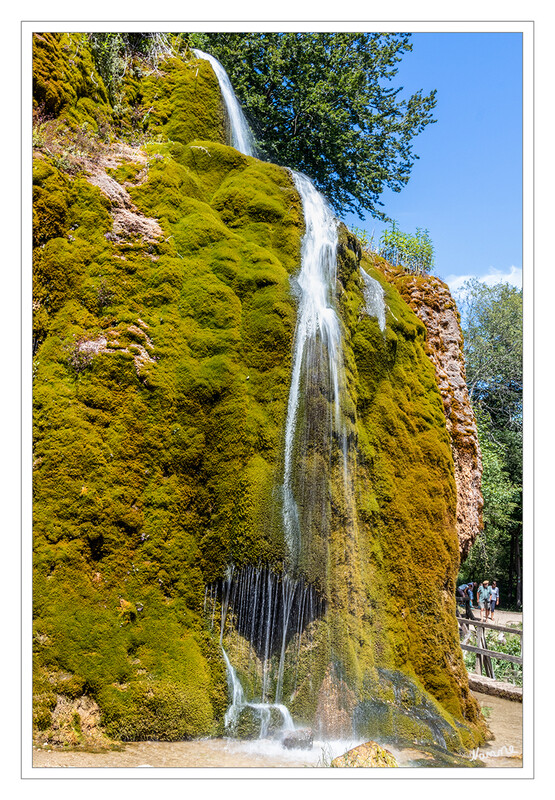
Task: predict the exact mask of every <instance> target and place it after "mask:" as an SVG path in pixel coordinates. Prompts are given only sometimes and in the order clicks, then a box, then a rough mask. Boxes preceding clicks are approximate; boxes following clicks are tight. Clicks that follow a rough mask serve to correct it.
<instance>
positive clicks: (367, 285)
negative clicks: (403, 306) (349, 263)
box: [360, 267, 385, 333]
mask: <svg viewBox="0 0 555 800" xmlns="http://www.w3.org/2000/svg"><path fill="white" fill-rule="evenodd" d="M360 274H361V275H362V280H363V281H364V288H363V294H364V299H365V301H366V313H367V314H368V316H370V317H376V319H377V320H378V325H379V326H380V330H381V332H382V333H383V332H384V331H385V294H384V290H383V286H382V285H381V284H380V283H378V281H377V280H376V279H375V278H372V277H371V276H370V275H369V274H368V273H367V272H366V270H364V269H362V267H361V269H360Z"/></svg>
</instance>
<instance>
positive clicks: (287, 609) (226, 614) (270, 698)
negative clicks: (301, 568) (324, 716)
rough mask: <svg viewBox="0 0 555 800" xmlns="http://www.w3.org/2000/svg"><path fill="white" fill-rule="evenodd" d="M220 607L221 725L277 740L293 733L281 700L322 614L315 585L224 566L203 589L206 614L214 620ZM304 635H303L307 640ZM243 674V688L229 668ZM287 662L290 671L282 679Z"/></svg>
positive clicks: (231, 730) (233, 731) (243, 734)
mask: <svg viewBox="0 0 555 800" xmlns="http://www.w3.org/2000/svg"><path fill="white" fill-rule="evenodd" d="M218 604H219V607H220V646H221V649H222V654H223V658H224V662H225V665H226V673H227V679H228V685H229V692H230V696H231V703H230V705H229V707H228V709H227V711H226V714H225V718H224V723H225V729H226V731H227V732H228V733H229V734H231V735H232V736H239V737H245V738H253V736H256V735H257V736H258V738H261V739H265V738H268V737H271V738H278V737H280V736H283V735H284V734H286V733H287V732H289V731H293V730H295V724H294V722H293V719H292V717H291V714H290V712H289V710H288V708H287V706H286V705H285V704H284V702H283V694H284V685H285V684H287V690H288V693H289V694H294V691H295V689H296V683H295V682H296V677H297V665H298V659H299V650H300V647H301V638H302V637H303V634H304V633H305V631H306V629H307V627H308V626H309V625H310V623H311V622H313V621H314V620H315V619H317V618H319V617H321V616H322V615H323V614H324V613H325V603H324V601H323V600H322V599H321V598H320V597H319V595H318V593H317V591H316V590H315V589H314V587H312V586H310V585H308V584H306V583H305V582H304V581H303V580H302V579H299V578H297V579H295V578H293V577H291V576H290V575H288V574H287V573H281V574H278V573H276V572H274V571H273V570H271V569H270V568H268V567H261V566H259V567H253V566H247V567H243V568H242V569H236V568H235V567H233V566H230V567H228V569H227V572H226V576H225V578H223V579H221V580H219V581H216V582H215V583H213V584H211V585H210V586H207V587H206V592H205V613H206V614H207V615H210V616H211V617H212V625H214V622H215V616H216V611H217V606H218ZM308 635H309V634H307V636H308ZM226 639H229V640H230V645H229V646H231V647H233V648H234V650H233V661H234V663H235V664H236V665H238V664H239V663H240V665H241V672H242V673H245V674H246V675H248V680H247V682H248V690H245V688H244V686H243V684H242V683H241V680H240V678H239V676H238V674H237V669H236V667H235V666H233V664H232V659H231V658H230V655H229V653H228V649H227V647H228V645H227V643H226V641H225V640H226ZM286 663H287V665H288V666H290V667H291V669H290V671H289V675H288V679H287V680H285V672H286Z"/></svg>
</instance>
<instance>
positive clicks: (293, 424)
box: [283, 172, 343, 566]
mask: <svg viewBox="0 0 555 800" xmlns="http://www.w3.org/2000/svg"><path fill="white" fill-rule="evenodd" d="M293 179H294V181H295V186H296V187H297V191H298V192H299V195H300V197H301V200H302V204H303V212H304V218H305V234H304V237H303V241H302V253H301V271H300V274H299V277H298V284H299V288H300V302H299V308H298V312H297V328H296V332H295V344H294V349H293V369H292V378H291V386H290V390H289V400H288V406H287V420H286V424H285V460H284V476H283V519H284V526H285V535H286V540H287V544H288V546H289V552H290V555H291V560H292V562H293V566H297V563H298V559H299V555H300V550H301V547H302V545H303V533H302V525H301V524H300V520H299V510H298V504H297V501H296V499H295V492H294V486H293V471H294V465H295V457H294V445H295V437H296V434H297V431H298V428H299V425H298V423H299V401H300V398H301V395H302V393H303V392H304V391H305V390H306V387H307V386H308V385H309V383H310V382H313V383H314V379H315V378H316V377H317V375H319V374H320V375H322V377H323V382H328V383H329V385H328V386H327V387H317V388H318V389H320V388H322V390H327V394H328V395H330V400H331V419H330V428H329V429H328V430H327V431H326V432H325V434H324V435H328V437H329V438H328V442H327V448H328V449H329V448H331V441H332V437H333V433H334V431H335V432H336V433H337V432H339V429H340V427H341V420H340V385H341V384H342V383H343V375H342V362H343V355H342V347H341V337H342V333H341V324H340V321H339V317H338V315H337V312H336V310H335V304H334V291H335V280H336V266H337V256H336V254H337V244H338V238H337V221H336V219H335V217H334V215H333V212H332V210H331V209H330V207H329V206H328V204H327V203H326V201H325V200H324V198H323V197H322V195H321V194H320V193H319V192H318V191H317V190H316V188H315V187H314V184H313V183H312V181H311V180H310V179H309V178H307V177H306V175H300V174H299V173H296V172H293Z"/></svg>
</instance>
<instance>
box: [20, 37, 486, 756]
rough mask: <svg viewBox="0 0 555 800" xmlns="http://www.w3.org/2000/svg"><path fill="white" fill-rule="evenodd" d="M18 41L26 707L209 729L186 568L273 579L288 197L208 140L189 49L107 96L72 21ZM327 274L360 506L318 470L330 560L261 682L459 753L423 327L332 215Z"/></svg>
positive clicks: (214, 632) (212, 694) (448, 572)
mask: <svg viewBox="0 0 555 800" xmlns="http://www.w3.org/2000/svg"><path fill="white" fill-rule="evenodd" d="M34 56H35V100H36V108H35V111H36V116H35V123H36V124H35V145H36V147H35V161H34V169H33V186H34V201H35V207H34V219H33V240H34V259H33V270H34V297H33V307H34V323H33V324H34V365H33V375H34V398H33V399H34V425H35V428H34V454H33V459H34V460H33V466H34V481H33V490H34V530H35V533H34V536H35V539H34V541H35V547H34V570H35V583H34V598H33V599H34V603H35V623H34V624H35V629H34V642H35V697H36V705H35V724H36V729H37V731H40V737H41V738H40V741H43V742H44V741H58V739H56V737H58V738H59V737H60V735H61V734H60V733H59V731H60V730H62V729H64V730H65V729H66V728H67V730H69V729H70V728H71V725H69V723H68V725H69V727H68V725H66V724H65V723H64V725H58V727H57V728H55V726H56V724H57V723H56V719H57V717H56V713H58V712H56V708H58V709H66V706H67V708H68V709H69V708H73V706H72V705H71V704H72V703H73V704H76V703H78V702H81V701H80V700H79V698H83V697H88V698H90V699H91V700H92V701H94V703H95V709H96V708H98V714H99V721H100V722H99V724H100V725H101V726H102V727H103V729H104V731H105V732H106V734H107V735H108V736H110V737H112V738H114V739H121V740H132V739H148V738H155V739H179V738H188V737H193V736H200V735H206V734H211V733H212V734H215V733H221V732H222V730H223V716H224V712H225V709H226V707H227V704H228V698H227V685H226V675H225V666H224V661H223V659H222V656H221V649H220V644H219V636H220V630H219V611H220V609H219V601H218V600H217V599H216V596H215V595H214V596H210V602H207V597H208V596H207V594H206V592H207V588H206V587H214V586H216V584H217V582H218V581H220V582H221V581H222V580H223V578H224V576H225V574H226V570H227V568H228V566H229V565H231V564H233V565H234V568H235V570H236V571H237V574H242V575H246V574H249V573H248V570H249V569H250V570H251V573H250V574H253V573H252V571H253V570H254V571H256V570H258V572H259V574H264V575H265V576H273V577H272V578H271V580H274V581H275V584H274V585H275V586H276V587H278V586H279V587H280V591H281V590H282V588H283V587H284V586H285V585H286V580H285V579H283V580H282V579H281V578H279V576H280V575H281V574H282V572H283V565H284V563H285V560H286V545H285V543H284V535H283V525H282V511H281V505H280V503H281V501H280V493H279V487H280V485H281V481H282V460H283V434H284V423H285V418H286V411H287V398H288V392H289V383H290V372H291V352H292V344H293V337H294V330H295V320H296V300H295V297H294V293H293V292H292V289H291V281H290V278H291V276H292V275H294V274H295V273H296V272H297V270H298V268H299V263H300V240H301V235H302V233H303V231H304V224H303V218H302V208H301V205H300V200H299V197H298V195H297V192H296V190H295V188H294V185H293V182H292V179H291V176H290V174H289V173H288V172H287V171H286V170H283V169H281V168H279V167H277V166H275V165H272V164H266V163H262V162H260V161H258V160H256V159H253V158H249V157H246V156H243V155H242V154H240V153H238V152H237V151H236V150H234V149H233V148H230V147H228V146H227V145H226V144H225V115H224V113H223V109H222V106H221V101H220V96H219V92H218V89H217V82H216V79H215V77H214V75H213V73H212V71H211V69H210V67H209V65H208V63H207V62H205V61H199V60H197V59H193V58H192V57H191V55H190V54H188V53H187V52H185V53H183V54H182V56H181V57H180V58H172V59H167V60H166V61H164V62H162V63H161V64H160V65H159V67H158V69H157V70H155V71H152V70H149V71H148V73H147V71H146V70H145V71H143V72H141V65H140V63H136V64H134V65H133V68H132V69H130V70H128V72H127V73H126V79H125V81H124V83H123V88H122V93H121V97H120V99H119V106H118V108H113V107H112V106H111V105H110V103H109V100H108V94H107V92H106V90H105V88H104V84H103V82H102V79H101V78H100V75H99V74H98V72H97V71H96V69H95V66H94V63H93V60H92V57H91V52H90V49H89V45H88V40H87V39H86V37H83V36H81V35H76V34H75V35H65V34H64V35H62V34H42V35H37V36H36V38H35V51H34ZM139 143H140V145H141V146H140V147H139V146H138V145H139ZM361 259H362V260H361ZM361 264H362V265H363V266H364V268H365V269H366V271H367V272H368V273H369V274H371V275H372V276H373V277H374V278H375V279H376V280H378V281H380V282H381V283H382V285H383V286H384V289H385V294H386V303H387V326H386V329H385V332H382V331H381V330H380V327H379V325H378V322H377V320H376V319H374V318H373V317H370V316H368V314H367V313H366V312H365V308H364V297H363V292H362V279H361V275H360V270H359V267H360V265H361ZM337 291H338V297H339V312H340V315H341V319H342V324H343V327H344V358H345V371H346V379H347V392H346V394H345V397H344V398H343V403H342V410H343V415H344V417H345V424H346V429H347V430H348V432H349V436H348V455H349V462H350V464H351V468H352V470H353V476H354V477H353V486H354V490H353V497H352V498H351V500H350V502H351V503H352V507H353V508H354V509H355V511H356V513H355V518H356V519H355V522H354V523H352V524H351V523H350V524H349V525H348V526H346V525H345V524H344V520H345V509H344V508H342V507H341V502H340V498H341V491H340V486H339V483H340V476H339V475H335V474H334V473H333V472H332V474H331V476H330V481H329V497H327V498H326V503H329V505H330V508H331V510H332V512H331V516H330V524H329V533H328V541H327V542H326V543H325V546H326V554H325V558H326V565H327V566H326V568H325V569H322V560H321V559H320V558H319V557H318V558H314V559H313V564H312V565H310V564H309V565H308V566H306V567H305V569H304V574H303V575H301V576H300V577H299V576H297V578H298V580H299V583H298V585H297V589H295V591H298V596H299V597H301V596H302V597H303V598H304V602H305V603H306V608H307V609H308V610H306V611H305V612H304V611H303V615H302V619H301V617H300V616H298V617H297V618H296V619H299V620H300V621H299V623H298V627H299V635H298V636H296V637H294V638H293V639H292V646H291V647H290V648H289V650H288V651H287V654H286V658H285V663H284V664H283V665H282V666H283V670H282V680H283V686H282V696H283V698H284V701H285V702H286V704H287V705H288V707H289V708H290V710H291V713H292V714H293V716H294V718H295V719H296V720H297V721H302V722H307V723H309V724H313V725H319V726H320V729H321V730H322V731H323V732H326V731H327V730H329V731H330V732H331V731H333V730H335V729H336V728H337V727H338V726H339V729H341V728H342V726H343V727H347V728H349V726H351V727H352V723H353V721H355V722H356V724H357V726H359V728H360V730H361V731H362V730H364V731H367V732H368V735H369V736H370V735H372V736H374V731H375V728H376V724H377V723H376V722H375V719H374V716H373V715H372V713H370V711H372V709H374V710H375V707H377V706H376V704H378V705H379V704H381V705H380V706H379V707H380V709H381V710H380V713H379V714H378V717H379V719H381V720H382V722H383V724H382V723H380V725H381V728H380V731H381V733H382V734H383V736H385V735H386V733H388V732H391V731H392V730H394V729H396V728H395V726H399V725H400V724H401V723H402V724H403V725H404V726H405V728H406V731H405V732H406V735H407V739H409V738H410V737H411V736H413V737H414V736H416V737H417V738H418V737H420V738H421V739H422V741H424V740H426V741H431V740H432V739H433V731H434V730H436V728H437V730H441V732H442V736H443V739H444V741H445V743H446V745H447V746H448V747H449V748H451V749H460V748H461V747H463V746H468V745H470V744H471V743H472V742H473V741H476V740H477V739H478V738H479V736H480V735H481V733H480V730H481V729H480V724H479V720H478V709H477V707H476V704H475V703H474V702H473V701H472V698H471V696H470V694H469V692H468V686H467V682H466V675H465V672H464V666H463V663H462V657H461V653H460V649H459V646H458V636H457V626H456V621H455V619H454V599H453V594H454V592H453V590H454V580H455V577H456V573H457V566H458V551H457V541H456V535H455V510H456V494H455V484H454V478H453V461H452V456H451V451H450V444H449V436H448V433H447V430H446V427H445V418H444V414H443V410H442V403H441V397H440V395H439V392H438V389H437V385H436V381H435V376H434V370H433V367H432V365H431V364H430V362H429V360H428V358H427V357H426V353H425V349H424V340H425V329H424V326H423V325H422V323H421V322H420V320H419V319H418V318H417V317H416V316H415V315H414V314H413V312H412V311H411V310H410V309H409V307H408V306H407V305H406V303H405V302H404V301H403V300H402V299H401V297H400V295H399V293H398V292H397V290H396V289H395V288H394V287H393V286H391V285H389V284H388V283H387V282H386V281H385V280H384V277H383V274H381V273H380V272H379V271H377V270H375V269H374V266H373V264H372V263H370V262H369V260H368V259H367V257H366V256H362V254H361V251H360V247H359V246H358V245H357V243H356V240H355V239H354V238H353V237H351V236H350V235H349V234H348V233H347V231H346V230H345V229H343V230H342V231H341V236H340V248H339V260H338V282H337ZM313 466H314V465H313ZM351 522H352V521H351ZM307 564H308V562H307ZM311 570H312V572H311ZM268 580H270V578H268ZM303 581H304V583H303ZM208 591H209V592H211V591H212V588H210V589H209V590H208ZM309 606H310V609H309ZM212 615H214V622H213V624H212V619H211V617H212ZM232 622H233V614H232V615H230V616H229V618H228V621H227V627H226V628H225V631H224V633H225V643H226V649H227V650H228V652H229V654H230V657H231V658H232V660H233V663H234V665H235V666H236V669H237V673H238V675H239V676H240V678H241V680H242V682H243V686H244V689H245V693H246V694H247V696H249V695H250V696H251V697H255V696H260V693H261V691H262V688H261V687H263V686H264V681H265V680H266V678H265V676H266V675H267V672H268V665H267V664H266V665H265V664H264V659H263V657H262V656H261V652H254V653H253V643H252V641H249V639H248V635H247V628H246V626H243V627H242V628H241V627H240V628H238V627H237V625H235V626H234V625H233V624H232ZM255 649H256V648H255ZM279 653H280V651H279V648H277V649H276V650H275V652H272V653H270V660H273V662H274V663H273V667H272V669H273V670H274V674H277V673H279V671H280V664H279ZM380 670H381V671H380ZM383 670H390V672H389V673H387V675H388V676H389V678H388V679H387V680H389V681H390V684H391V685H390V684H388V683H387V680H386V679H385V678H384V675H386V673H384V672H383ZM391 676H397V677H391ZM403 681H405V682H409V683H410V687H413V688H411V689H410V691H409V689H406V686H407V685H408V684H407V683H403ZM399 686H401V689H400V690H399V691H400V692H401V694H402V693H403V691H405V690H406V691H407V692H409V694H410V692H413V695H411V697H412V702H413V705H414V707H415V708H417V709H419V713H420V712H421V716H422V717H423V718H422V719H421V718H420V717H418V715H416V719H415V718H414V717H415V715H414V714H412V712H411V713H409V712H408V711H407V708H408V707H406V706H404V705H403V703H404V702H405V701H404V700H403V699H402V697H401V696H400V695H399V697H401V699H399V698H398V697H397V695H396V692H397V690H398V687H399ZM414 687H416V688H414ZM272 691H275V685H274V686H272ZM403 697H404V695H403ZM60 698H61V700H60ZM66 700H67V703H66ZM64 704H65V705H64ZM373 704H374V705H373ZM394 708H395V709H396V710H395V711H393V710H392V709H394ZM60 713H61V712H60ZM68 713H70V712H68ZM71 713H73V712H71ZM64 714H65V711H64ZM426 715H429V716H426ZM430 715H431V716H433V715H437V717H436V716H434V720H435V722H434V725H436V728H433V726H432V727H430V724H429V720H430V718H431V716H430ZM58 716H59V715H58ZM66 716H67V715H66ZM70 716H71V714H70ZM64 719H65V717H64ZM68 719H70V717H68ZM407 720H409V721H410V722H409V721H407ZM437 720H439V721H437ZM251 722H252V720H251V721H250V722H249V720H248V719H247V718H245V719H242V720H241V726H240V727H241V731H242V733H241V735H244V736H250V735H252V731H251V728H252V724H251ZM75 725H77V722H75ZM64 726H65V727H64ZM249 726H250V727H249ZM334 726H335V728H334ZM372 726H374V727H372ZM407 726H408V727H407ZM423 726H427V727H426V730H427V731H428V732H430V731H432V734H430V736H431V738H430V739H425V737H424V734H423V733H422V731H423V730H424V728H423ZM437 726H439V727H437ZM405 728H403V730H405ZM72 730H73V733H72V734H71V737H73V738H72V739H71V743H72V744H73V745H78V744H79V742H80V741H81V740H80V739H79V736H78V735H77V733H76V729H75V726H73V728H72ZM376 730H377V729H376ZM380 731H378V732H377V733H375V735H376V736H377V735H378V733H379V732H380ZM68 736H69V733H68ZM71 737H70V738H71ZM68 741H69V739H68Z"/></svg>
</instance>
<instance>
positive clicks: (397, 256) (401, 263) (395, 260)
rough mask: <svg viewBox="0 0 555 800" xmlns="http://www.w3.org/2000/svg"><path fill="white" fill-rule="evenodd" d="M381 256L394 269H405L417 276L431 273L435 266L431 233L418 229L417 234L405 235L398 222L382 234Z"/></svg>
mask: <svg viewBox="0 0 555 800" xmlns="http://www.w3.org/2000/svg"><path fill="white" fill-rule="evenodd" d="M379 254H380V255H381V256H382V257H383V258H385V260H386V261H389V263H390V264H392V265H393V266H394V267H403V269H405V270H406V271H407V272H414V273H415V274H416V275H424V274H426V273H428V272H430V270H431V269H432V267H433V265H434V246H433V244H432V240H431V239H430V234H429V232H428V231H427V230H423V229H422V228H417V229H416V234H411V233H403V232H402V231H400V230H399V228H398V227H397V223H396V222H394V223H393V225H392V226H391V228H390V229H389V230H386V231H384V232H383V233H382V235H381V238H380V247H379Z"/></svg>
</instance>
